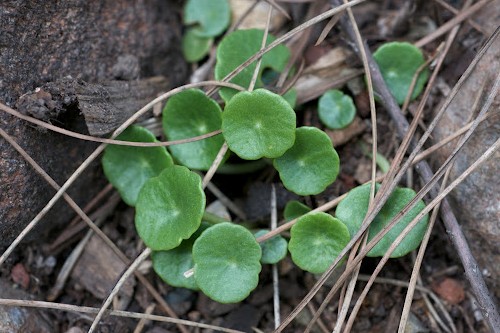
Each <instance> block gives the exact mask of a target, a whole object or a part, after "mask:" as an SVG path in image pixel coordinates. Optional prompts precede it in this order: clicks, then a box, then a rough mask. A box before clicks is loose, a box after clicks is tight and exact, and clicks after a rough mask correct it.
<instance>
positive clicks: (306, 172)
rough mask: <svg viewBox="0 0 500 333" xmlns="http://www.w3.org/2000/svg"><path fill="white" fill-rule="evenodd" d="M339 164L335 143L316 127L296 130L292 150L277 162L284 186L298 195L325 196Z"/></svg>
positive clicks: (275, 163)
mask: <svg viewBox="0 0 500 333" xmlns="http://www.w3.org/2000/svg"><path fill="white" fill-rule="evenodd" d="M339 164H340V162H339V156H338V154H337V152H336V151H335V149H334V148H333V145H332V141H331V140H330V138H329V137H328V135H326V133H325V132H323V131H321V130H320V129H318V128H316V127H300V128H297V130H296V134H295V143H294V144H293V147H292V148H290V149H289V150H288V151H287V152H286V153H285V154H283V156H281V157H278V158H277V159H275V160H274V167H275V168H276V170H278V172H279V174H280V178H281V181H282V182H283V185H285V187H286V188H287V189H288V190H290V191H292V192H294V193H297V194H299V195H312V194H318V193H321V192H323V191H324V189H325V188H326V187H327V186H328V185H330V184H331V183H333V182H334V181H335V179H336V178H337V175H338V173H339Z"/></svg>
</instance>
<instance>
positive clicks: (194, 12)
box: [184, 0, 231, 37]
mask: <svg viewBox="0 0 500 333" xmlns="http://www.w3.org/2000/svg"><path fill="white" fill-rule="evenodd" d="M230 20H231V8H230V7H229V3H228V1H227V0H188V1H187V2H186V5H185V6H184V23H185V24H187V25H190V24H196V29H195V30H194V31H195V33H196V34H197V35H198V36H200V37H215V36H218V35H220V34H221V33H222V32H223V31H224V30H226V28H227V27H228V25H229V22H230Z"/></svg>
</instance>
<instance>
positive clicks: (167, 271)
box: [151, 222, 209, 290]
mask: <svg viewBox="0 0 500 333" xmlns="http://www.w3.org/2000/svg"><path fill="white" fill-rule="evenodd" d="M208 227H209V224H208V223H206V222H202V223H201V226H200V228H199V229H198V230H196V232H195V233H194V234H193V235H192V236H191V237H189V239H186V240H183V241H182V243H181V244H180V245H179V246H177V247H176V248H175V249H172V250H168V251H155V252H153V253H152V254H151V259H152V260H153V269H154V270H155V272H156V274H158V275H159V276H160V277H161V279H162V280H163V281H165V282H166V283H168V284H169V285H171V286H173V287H181V288H188V289H192V290H198V286H197V285H196V281H195V280H194V276H190V277H185V276H184V273H185V272H186V271H188V270H190V269H191V268H193V266H194V261H193V255H192V253H191V252H192V250H193V243H194V241H195V240H196V239H197V238H198V237H199V236H200V235H201V233H202V232H203V231H204V230H205V229H207V228H208Z"/></svg>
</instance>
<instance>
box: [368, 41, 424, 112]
mask: <svg viewBox="0 0 500 333" xmlns="http://www.w3.org/2000/svg"><path fill="white" fill-rule="evenodd" d="M373 58H374V59H375V61H376V62H377V64H378V67H379V68H380V72H381V73H382V76H383V77H384V81H385V83H386V84H387V87H388V88H389V90H390V91H391V93H392V95H393V96H394V98H395V99H396V101H397V102H398V103H399V104H400V105H402V104H403V103H404V101H405V98H406V95H407V94H408V90H409V89H410V85H411V81H412V80H413V76H415V73H416V72H417V70H418V68H419V67H420V66H421V65H423V64H424V63H425V60H424V56H423V55H422V51H420V49H419V48H418V47H416V46H414V45H412V44H410V43H406V42H391V43H387V44H384V45H382V46H381V47H379V48H378V49H377V51H375V53H373ZM428 78H429V70H428V69H427V68H425V69H424V70H423V71H422V72H421V73H420V75H419V76H418V79H417V83H416V84H415V89H414V90H413V93H412V95H411V100H414V99H415V98H417V96H418V95H420V93H421V92H422V89H423V88H424V85H425V83H426V82H427V79H428Z"/></svg>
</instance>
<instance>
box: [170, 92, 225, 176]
mask: <svg viewBox="0 0 500 333" xmlns="http://www.w3.org/2000/svg"><path fill="white" fill-rule="evenodd" d="M221 122H222V120H221V109H220V107H219V105H218V104H217V103H216V102H215V101H214V100H212V99H211V98H209V97H207V96H206V95H205V94H204V93H203V92H202V91H201V90H198V89H189V90H185V91H183V92H180V93H178V94H176V95H174V96H172V97H171V98H170V99H169V100H168V102H167V104H166V105H165V108H164V109H163V130H164V132H165V135H166V136H167V138H168V139H169V140H180V139H187V138H192V137H195V136H199V135H202V134H206V133H209V132H213V131H216V130H219V129H220V128H221ZM223 143H224V138H223V137H222V135H217V136H213V137H210V138H207V139H204V140H199V141H194V142H189V143H183V144H180V145H173V146H170V147H169V149H170V152H171V153H172V156H173V157H174V158H175V159H176V160H178V161H179V162H180V163H181V164H183V165H185V166H187V167H188V168H190V169H195V170H208V169H209V168H210V166H211V165H212V162H213V161H214V159H215V157H216V156H217V153H218V152H219V150H220V148H221V146H222V144H223Z"/></svg>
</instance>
